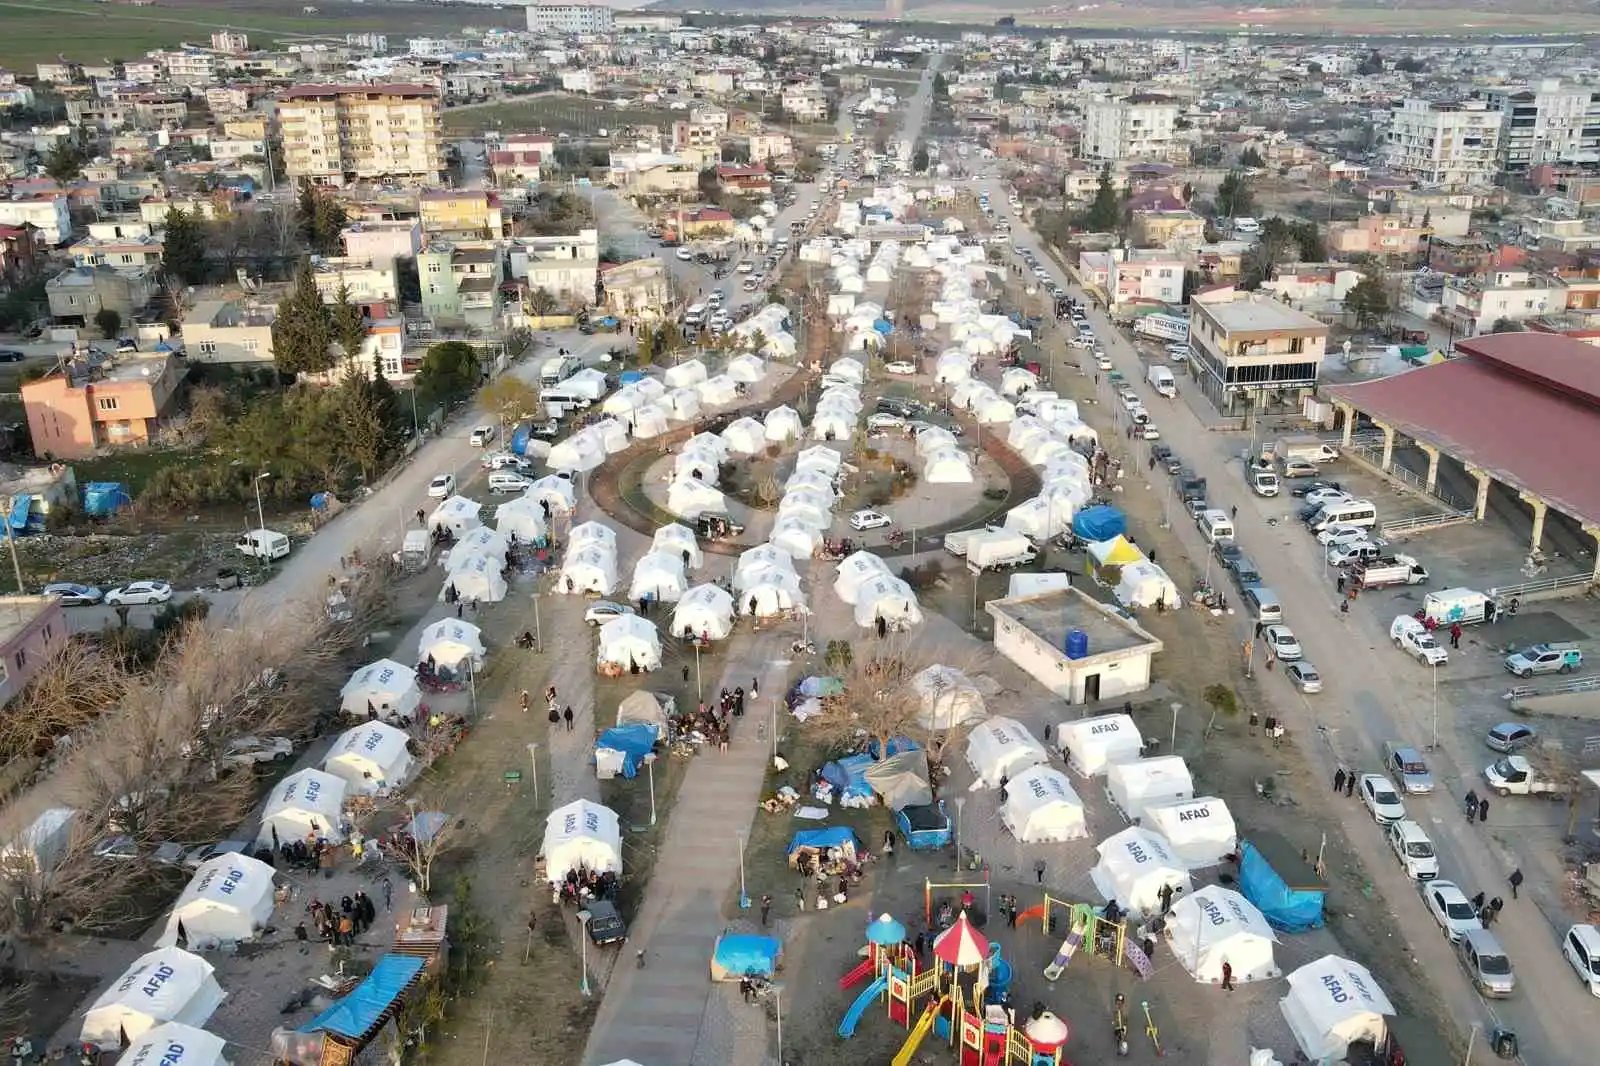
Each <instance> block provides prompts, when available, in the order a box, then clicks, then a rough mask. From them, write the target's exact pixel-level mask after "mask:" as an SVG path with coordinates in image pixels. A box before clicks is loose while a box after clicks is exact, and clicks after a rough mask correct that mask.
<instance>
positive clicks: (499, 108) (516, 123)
mask: <svg viewBox="0 0 1600 1066" xmlns="http://www.w3.org/2000/svg"><path fill="white" fill-rule="evenodd" d="M687 117H688V115H687V113H686V112H682V111H676V112H675V111H671V110H669V109H665V108H651V107H618V106H616V105H615V104H612V103H608V102H605V101H601V100H592V99H590V98H588V97H586V96H569V95H566V94H563V93H545V94H542V95H539V96H529V97H524V98H522V99H520V100H510V101H507V102H505V103H496V104H468V105H466V106H464V107H453V108H451V109H450V110H448V111H446V112H445V113H444V131H445V136H447V137H462V136H471V135H475V134H479V133H482V132H483V131H485V130H504V131H507V132H510V131H522V132H529V131H533V130H537V129H539V128H541V127H543V129H544V130H545V131H546V132H547V133H552V134H554V133H570V134H573V135H574V136H594V135H595V133H596V131H597V130H601V129H604V130H607V131H611V130H616V129H619V128H621V127H624V126H656V127H660V128H663V129H664V128H666V127H669V126H671V125H672V123H673V121H674V120H676V119H683V118H687Z"/></svg>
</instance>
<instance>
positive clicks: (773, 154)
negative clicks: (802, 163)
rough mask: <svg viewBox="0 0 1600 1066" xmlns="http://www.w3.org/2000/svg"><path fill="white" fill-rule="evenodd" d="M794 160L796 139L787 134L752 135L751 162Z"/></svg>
mask: <svg viewBox="0 0 1600 1066" xmlns="http://www.w3.org/2000/svg"><path fill="white" fill-rule="evenodd" d="M793 158H794V138H792V137H790V136H789V135H788V134H787V133H752V134H751V135H750V162H752V163H766V162H769V161H771V160H775V159H793Z"/></svg>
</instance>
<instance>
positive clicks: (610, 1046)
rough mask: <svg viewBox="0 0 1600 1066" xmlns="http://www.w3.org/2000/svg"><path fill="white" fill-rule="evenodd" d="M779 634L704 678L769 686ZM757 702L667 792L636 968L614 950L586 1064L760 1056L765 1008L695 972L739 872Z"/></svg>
mask: <svg viewBox="0 0 1600 1066" xmlns="http://www.w3.org/2000/svg"><path fill="white" fill-rule="evenodd" d="M790 639H792V638H791V637H790V636H789V635H784V634H779V633H775V632H769V633H764V634H762V635H761V636H760V637H759V638H758V639H756V640H754V641H751V642H750V643H749V644H747V645H745V646H744V649H743V654H742V655H740V656H738V657H737V658H733V659H729V660H727V661H726V669H725V670H724V672H723V674H722V676H721V678H719V679H717V680H715V681H713V682H710V683H708V684H707V685H706V689H707V690H708V691H713V692H714V691H716V690H718V689H720V688H722V687H723V686H724V685H726V686H727V687H729V688H733V687H736V686H739V685H746V684H748V683H749V681H750V679H751V678H752V677H757V678H760V679H761V684H762V687H763V688H764V689H767V688H768V686H769V685H770V686H772V687H771V688H770V689H768V696H769V697H770V695H771V694H772V693H776V692H778V690H779V687H780V686H782V685H783V683H784V680H785V674H784V672H783V670H782V669H781V668H775V667H773V666H772V665H771V664H772V661H773V660H774V659H778V658H781V657H782V654H781V653H782V652H783V651H785V650H786V649H785V648H784V647H783V645H784V642H786V641H788V640H790ZM762 721H763V719H762V718H761V716H760V711H759V710H757V711H755V712H754V714H753V715H751V714H747V715H746V716H745V717H744V718H742V719H740V720H739V722H738V723H737V725H736V726H735V728H734V733H733V741H732V744H731V746H730V748H729V751H728V753H727V754H719V753H718V752H716V751H715V750H708V751H706V752H704V753H702V754H700V755H697V756H696V757H695V767H694V770H693V772H692V773H690V774H689V775H688V777H687V779H686V780H685V781H684V783H683V786H682V789H681V790H680V791H679V793H678V799H677V802H676V804H675V805H674V807H673V810H672V814H671V816H670V818H669V820H668V823H667V829H666V833H665V835H664V836H663V838H662V843H661V848H660V854H659V858H657V860H656V867H655V871H654V873H652V874H651V886H650V891H649V892H648V893H647V894H646V897H645V903H644V907H643V908H642V909H641V911H640V912H639V914H638V916H637V917H636V918H635V919H634V921H633V929H632V935H631V936H630V938H629V946H630V947H631V948H633V949H634V950H639V949H641V948H642V949H643V950H644V951H645V953H646V956H647V965H646V966H645V968H644V969H642V970H641V969H639V968H637V967H636V966H633V965H632V964H631V962H630V961H628V960H624V961H622V962H621V963H620V964H619V965H618V966H617V968H616V969H615V970H613V971H612V974H611V981H610V984H609V985H608V987H607V988H606V993H605V999H604V1000H603V1001H602V1002H601V1004H600V1010H599V1012H598V1014H597V1015H596V1018H595V1024H594V1028H593V1030H592V1032H591V1036H590V1038H589V1046H588V1048H587V1049H586V1050H585V1052H584V1056H583V1061H584V1062H585V1063H591V1064H596V1066H598V1064H601V1063H610V1062H615V1061H617V1060H619V1059H634V1060H637V1061H639V1062H647V1063H659V1064H661V1066H697V1064H701V1063H704V1064H707V1066H712V1064H716V1066H724V1064H726V1066H760V1064H762V1063H765V1062H766V1059H767V1030H766V1018H765V1015H763V1014H761V1013H760V1012H756V1011H749V1010H746V1011H738V1012H726V1011H722V1010H720V1009H716V1008H717V1007H718V1005H719V1004H720V1001H721V999H722V997H721V996H720V995H718V992H719V989H718V987H717V986H715V985H713V984H711V983H710V982H709V981H708V980H707V978H706V974H707V972H708V970H709V967H710V963H711V949H712V945H713V943H714V942H715V941H716V938H717V936H718V934H720V933H722V932H723V931H724V930H726V929H727V928H728V927H729V922H728V919H726V918H724V917H723V913H722V908H723V903H724V901H725V900H726V899H727V897H728V892H729V889H730V887H731V886H734V885H736V884H737V883H738V878H739V840H740V838H741V837H742V836H745V835H747V834H748V833H749V831H750V824H751V821H752V820H753V818H754V817H755V810H756V803H757V802H758V801H759V800H760V798H761V783H762V781H763V780H764V778H765V775H766V763H767V755H768V752H769V751H770V750H771V744H772V738H771V737H770V736H763V735H760V734H761V732H762V730H761V728H760V727H761V723H762Z"/></svg>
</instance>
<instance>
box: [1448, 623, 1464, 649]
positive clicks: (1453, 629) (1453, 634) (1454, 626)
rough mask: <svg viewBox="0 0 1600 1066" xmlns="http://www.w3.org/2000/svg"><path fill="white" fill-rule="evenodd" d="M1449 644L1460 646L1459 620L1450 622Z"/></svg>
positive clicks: (1454, 646)
mask: <svg viewBox="0 0 1600 1066" xmlns="http://www.w3.org/2000/svg"><path fill="white" fill-rule="evenodd" d="M1450 646H1451V647H1452V648H1460V647H1461V623H1460V622H1451V623H1450Z"/></svg>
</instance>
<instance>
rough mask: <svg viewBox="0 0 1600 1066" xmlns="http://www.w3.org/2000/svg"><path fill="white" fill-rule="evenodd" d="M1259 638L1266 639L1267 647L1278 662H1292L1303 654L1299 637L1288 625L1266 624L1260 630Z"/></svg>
mask: <svg viewBox="0 0 1600 1066" xmlns="http://www.w3.org/2000/svg"><path fill="white" fill-rule="evenodd" d="M1261 639H1262V640H1264V641H1266V645H1267V649H1268V650H1269V651H1270V652H1271V653H1272V654H1273V656H1275V657H1276V658H1277V659H1278V660H1279V661H1280V662H1293V661H1294V660H1295V659H1298V658H1301V657H1302V656H1303V655H1305V652H1304V651H1303V650H1302V649H1301V647H1300V639H1299V638H1298V637H1296V636H1295V635H1294V630H1292V629H1290V628H1289V627H1288V626H1281V625H1280V626H1267V627H1266V628H1265V629H1263V630H1262V631H1261Z"/></svg>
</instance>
